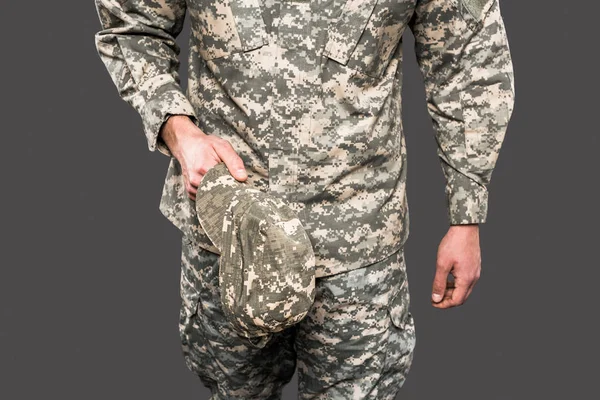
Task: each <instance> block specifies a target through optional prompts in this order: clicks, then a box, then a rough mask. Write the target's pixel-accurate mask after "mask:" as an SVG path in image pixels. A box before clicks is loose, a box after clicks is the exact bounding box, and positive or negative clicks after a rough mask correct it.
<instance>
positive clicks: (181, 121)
mask: <svg viewBox="0 0 600 400" xmlns="http://www.w3.org/2000/svg"><path fill="white" fill-rule="evenodd" d="M192 132H193V133H194V134H197V133H202V131H201V130H200V129H199V128H198V127H197V126H196V124H195V123H194V122H193V121H192V119H191V118H190V117H189V116H187V115H170V116H168V117H167V119H166V121H165V123H164V124H163V126H162V127H161V129H160V132H159V137H160V139H161V140H162V141H163V142H164V143H165V144H166V145H167V147H168V148H169V150H170V151H171V152H172V153H173V154H175V153H177V152H178V151H177V148H178V146H179V142H180V141H181V138H182V136H185V135H188V134H190V133H192Z"/></svg>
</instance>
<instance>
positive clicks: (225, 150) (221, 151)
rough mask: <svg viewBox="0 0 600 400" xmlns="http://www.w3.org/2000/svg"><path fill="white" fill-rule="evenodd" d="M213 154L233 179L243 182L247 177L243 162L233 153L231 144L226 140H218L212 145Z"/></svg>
mask: <svg viewBox="0 0 600 400" xmlns="http://www.w3.org/2000/svg"><path fill="white" fill-rule="evenodd" d="M213 147H214V149H215V152H216V153H217V155H218V156H219V158H220V159H221V160H223V162H224V163H225V165H227V169H229V172H230V173H231V175H233V177H234V178H235V179H237V180H238V181H243V180H245V179H246V178H247V177H248V174H247V173H246V167H245V166H244V161H243V160H242V159H241V158H240V156H239V155H238V154H237V153H236V152H235V150H234V149H233V146H232V145H231V143H230V142H229V141H227V140H220V141H218V142H217V143H215V144H214V145H213Z"/></svg>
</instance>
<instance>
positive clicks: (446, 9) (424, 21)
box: [95, 0, 515, 400]
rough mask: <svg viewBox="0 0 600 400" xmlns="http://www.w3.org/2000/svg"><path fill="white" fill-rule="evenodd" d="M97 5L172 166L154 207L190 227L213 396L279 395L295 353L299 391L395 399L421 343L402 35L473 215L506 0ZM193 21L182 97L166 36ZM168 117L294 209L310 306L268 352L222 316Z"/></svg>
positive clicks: (495, 149) (508, 75)
mask: <svg viewBox="0 0 600 400" xmlns="http://www.w3.org/2000/svg"><path fill="white" fill-rule="evenodd" d="M96 7H97V10H98V15H99V18H100V21H101V24H102V30H101V31H99V32H98V33H97V34H96V36H95V40H96V46H97V50H98V53H99V55H100V57H101V59H102V61H103V62H104V63H105V65H106V67H107V69H108V72H109V73H110V76H111V77H112V79H113V82H114V83H115V85H116V87H117V89H118V91H119V94H120V96H121V97H122V98H123V99H124V100H125V101H127V102H128V103H129V104H131V105H132V106H133V107H134V108H135V109H136V110H137V111H138V113H139V114H140V115H141V117H142V121H143V128H144V131H145V134H146V137H147V141H148V147H149V149H150V150H156V149H158V150H159V151H160V152H161V153H163V154H165V155H167V156H170V163H169V167H168V171H167V174H166V178H165V182H164V186H163V191H162V198H161V202H160V210H161V212H162V213H163V214H164V215H165V216H166V217H167V218H168V219H169V220H170V221H171V222H172V223H173V224H174V225H175V226H177V227H178V228H179V229H180V230H181V231H182V232H183V233H184V247H183V254H182V256H183V259H182V266H183V271H182V298H183V301H184V307H182V319H181V324H180V327H181V332H182V341H183V346H184V353H185V354H186V361H187V363H188V366H189V368H190V369H192V370H193V371H195V372H196V373H197V374H198V375H199V376H200V377H201V379H202V380H203V382H204V383H205V384H206V385H207V386H208V387H210V388H211V391H212V392H213V399H233V398H236V399H249V398H253V399H277V398H280V397H279V395H280V391H281V386H282V382H286V381H289V380H290V379H291V377H292V375H293V370H294V362H295V361H294V360H295V359H296V358H295V357H296V355H297V365H298V377H299V395H300V396H301V398H305V399H308V398H332V399H390V400H391V399H393V398H394V397H395V394H396V392H397V391H398V390H399V388H400V386H401V385H402V383H403V382H404V377H405V375H406V373H407V372H408V368H409V366H410V360H411V358H412V351H413V346H414V343H415V342H414V340H415V335H414V321H413V319H412V316H411V313H410V312H409V311H408V307H409V297H408V285H407V280H406V275H405V272H404V270H405V268H404V256H403V245H404V243H405V241H406V240H407V237H408V234H409V217H408V205H407V201H406V143H405V137H404V133H403V127H402V119H401V110H402V108H401V90H402V57H403V46H402V35H403V33H404V31H405V29H406V28H409V29H410V30H411V31H412V33H413V34H414V36H415V47H414V51H415V54H416V57H417V61H418V63H419V67H420V70H421V73H422V76H423V79H424V83H425V98H426V104H427V110H428V112H429V114H430V116H431V120H432V122H433V126H434V129H435V137H436V143H437V154H438V156H439V159H440V162H441V166H442V170H443V173H444V175H445V178H446V182H447V184H446V188H445V190H446V195H447V199H448V216H449V222H450V223H451V224H470V223H483V222H485V220H486V216H487V212H488V209H487V204H488V185H489V183H490V179H491V174H492V170H493V168H494V166H495V164H496V161H497V158H498V155H499V151H500V147H501V145H502V142H503V140H504V135H505V132H506V129H507V125H508V122H509V119H510V117H511V114H512V111H513V105H514V96H515V92H514V75H513V67H512V60H511V55H510V50H509V45H508V39H507V35H506V32H505V29H504V24H503V20H502V16H501V13H500V4H499V0H310V1H308V0H296V1H291V0H290V1H280V0H213V1H208V0H187V1H186V0H137V1H136V0H96ZM186 13H187V14H189V16H190V22H191V35H190V37H189V47H190V54H189V66H188V75H189V80H188V86H187V90H186V91H185V92H184V91H183V90H182V88H181V86H180V81H179V77H178V72H177V69H178V66H179V60H178V57H177V56H178V54H179V48H178V47H177V44H176V42H175V37H177V35H178V34H179V33H180V32H181V30H182V27H183V21H184V16H185V15H186ZM175 114H183V115H188V116H190V118H192V120H193V121H194V123H196V124H197V125H198V126H199V127H200V128H201V129H202V130H203V131H204V132H205V133H207V134H211V135H217V136H219V137H221V138H224V139H226V140H228V141H229V142H230V143H231V144H232V146H233V148H234V149H235V150H236V152H237V153H238V154H239V155H240V157H241V158H242V159H243V161H244V164H245V166H246V169H247V171H248V174H249V177H248V180H247V183H248V184H249V185H251V186H252V187H254V188H256V189H257V190H260V191H264V192H268V193H269V194H271V195H273V196H275V197H277V198H280V199H281V200H283V201H285V202H286V203H287V204H288V205H289V206H290V207H291V208H292V209H293V210H295V211H296V212H297V215H298V218H299V220H300V221H301V223H302V226H303V227H304V228H305V230H306V233H307V235H308V237H309V239H310V241H311V243H312V245H313V248H314V255H315V276H316V281H315V286H316V294H315V301H314V303H313V305H312V307H311V309H310V310H309V312H308V314H307V315H306V316H305V318H303V319H302V320H301V321H300V322H298V323H297V324H295V325H293V326H291V327H290V328H288V329H284V330H283V331H281V332H277V333H275V334H273V337H272V338H271V340H269V341H268V343H266V345H265V346H264V347H256V346H252V343H249V342H248V341H247V340H246V338H244V337H242V336H240V335H237V334H236V333H235V332H234V331H233V330H232V325H231V324H228V323H226V319H225V318H224V317H223V310H222V309H221V308H220V307H221V305H220V304H221V302H220V301H219V299H220V293H219V285H218V273H217V268H216V266H217V265H218V261H217V260H218V257H219V255H218V254H217V253H218V251H219V250H218V249H217V248H216V247H215V246H214V244H213V243H212V242H211V240H210V238H209V236H208V235H207V233H206V232H205V230H204V229H203V228H202V226H201V224H200V222H199V219H198V212H197V210H196V208H195V202H194V201H193V200H191V199H189V198H188V197H187V193H186V190H185V187H184V180H183V176H182V171H181V166H180V165H179V163H178V161H177V160H176V159H175V158H174V157H172V154H171V153H170V152H169V149H168V148H167V147H166V145H165V144H164V143H163V142H162V141H161V140H160V137H159V136H158V133H159V130H160V127H161V125H162V124H163V123H164V121H165V120H166V119H167V118H168V116H170V115H175ZM396 257H397V258H396ZM394 260H395V261H394ZM400 266H402V267H400ZM294 352H296V353H294Z"/></svg>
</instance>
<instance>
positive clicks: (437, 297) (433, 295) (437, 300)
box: [431, 293, 442, 303]
mask: <svg viewBox="0 0 600 400" xmlns="http://www.w3.org/2000/svg"><path fill="white" fill-rule="evenodd" d="M431 298H432V299H433V301H435V302H436V303H438V302H439V301H441V300H442V295H441V294H437V293H434V294H432V295H431Z"/></svg>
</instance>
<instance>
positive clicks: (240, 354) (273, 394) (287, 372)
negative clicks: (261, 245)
mask: <svg viewBox="0 0 600 400" xmlns="http://www.w3.org/2000/svg"><path fill="white" fill-rule="evenodd" d="M181 266H182V270H181V297H182V307H181V312H180V324H179V328H180V335H181V341H182V348H183V355H184V359H185V362H186V365H187V367H188V368H189V369H190V370H191V371H192V372H194V373H195V374H197V375H198V377H199V378H200V380H201V381H202V382H203V384H204V385H205V386H207V387H208V388H209V389H210V390H211V392H212V397H211V400H221V399H227V400H229V399H244V400H246V399H269V400H271V399H272V400H275V399H280V398H281V393H282V388H283V386H284V385H285V384H286V383H288V382H289V381H290V380H291V379H292V376H293V375H294V370H295V368H296V353H295V350H294V336H295V330H294V329H287V330H285V331H282V332H278V333H276V334H273V336H272V337H271V339H270V340H269V342H268V343H267V345H266V346H265V347H263V348H258V347H256V346H252V344H251V343H249V342H248V340H247V339H246V338H243V337H240V336H239V335H237V334H236V333H235V332H234V331H233V330H232V329H231V328H230V326H229V324H228V322H227V321H226V319H225V316H224V314H223V310H222V308H221V300H220V290H219V287H218V282H219V281H218V278H219V255H218V254H215V253H212V252H210V251H207V250H204V249H203V248H201V247H199V246H195V245H194V244H193V242H191V241H190V240H189V239H188V238H187V237H186V236H184V237H183V240H182V258H181Z"/></svg>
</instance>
